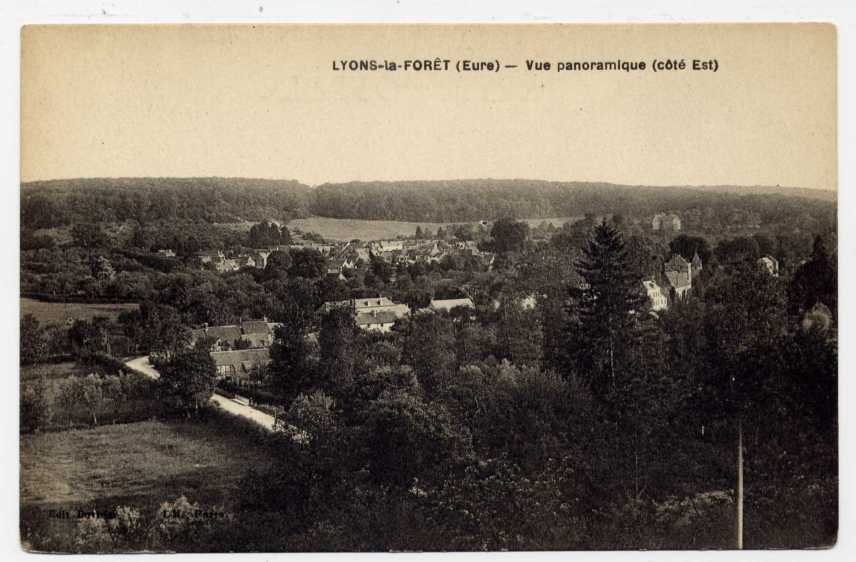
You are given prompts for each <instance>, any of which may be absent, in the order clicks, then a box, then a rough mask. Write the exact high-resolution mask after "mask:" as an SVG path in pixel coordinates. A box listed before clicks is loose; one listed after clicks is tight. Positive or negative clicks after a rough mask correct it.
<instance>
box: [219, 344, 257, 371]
mask: <svg viewBox="0 0 856 562" xmlns="http://www.w3.org/2000/svg"><path fill="white" fill-rule="evenodd" d="M211 359H213V360H214V364H215V365H216V366H217V367H224V366H228V365H232V366H234V367H235V368H238V367H242V366H245V365H246V366H249V367H253V366H255V365H266V364H267V363H270V352H269V351H268V350H267V348H261V349H238V350H234V351H212V352H211Z"/></svg>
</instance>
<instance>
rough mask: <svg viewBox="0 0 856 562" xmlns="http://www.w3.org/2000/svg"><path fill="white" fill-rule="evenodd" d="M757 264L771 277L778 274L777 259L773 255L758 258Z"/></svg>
mask: <svg viewBox="0 0 856 562" xmlns="http://www.w3.org/2000/svg"><path fill="white" fill-rule="evenodd" d="M757 263H758V265H760V266H761V267H762V268H764V271H766V272H767V273H769V274H770V275H772V276H773V277H778V276H779V260H777V259H776V258H774V257H773V256H763V257H760V258H758V262H757Z"/></svg>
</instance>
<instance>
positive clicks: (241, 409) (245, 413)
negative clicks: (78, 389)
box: [125, 355, 274, 431]
mask: <svg viewBox="0 0 856 562" xmlns="http://www.w3.org/2000/svg"><path fill="white" fill-rule="evenodd" d="M125 365H127V366H128V368H130V369H133V370H135V371H137V372H138V373H140V374H142V375H145V376H147V377H149V378H151V379H158V378H160V373H158V372H157V370H155V368H154V367H152V364H151V363H150V362H149V357H148V356H147V355H144V356H142V357H135V358H134V359H131V360H129V361H126V362H125ZM211 402H213V403H215V404H217V405H218V406H220V407H221V408H223V409H224V410H226V411H227V412H229V413H230V414H234V415H236V416H241V417H242V418H247V419H248V420H250V421H252V422H254V423H256V424H258V425H260V426H262V427H264V428H265V429H267V430H269V431H273V430H274V427H273V424H274V418H273V416H271V415H269V414H266V413H264V412H262V411H261V410H256V409H255V408H251V407H250V406H247V405H245V404H240V403H238V402H235V401H234V400H232V399H231V398H226V397H225V396H220V395H219V394H214V395H212V396H211Z"/></svg>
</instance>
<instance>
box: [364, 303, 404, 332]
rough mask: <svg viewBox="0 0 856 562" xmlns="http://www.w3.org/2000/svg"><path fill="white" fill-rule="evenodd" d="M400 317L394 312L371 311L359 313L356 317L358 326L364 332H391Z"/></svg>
mask: <svg viewBox="0 0 856 562" xmlns="http://www.w3.org/2000/svg"><path fill="white" fill-rule="evenodd" d="M398 319H399V316H398V315H397V314H395V313H394V312H392V311H388V310H377V309H370V310H366V311H358V312H357V314H356V316H355V317H354V320H355V322H356V323H357V326H359V327H360V328H362V329H363V330H372V331H378V332H389V331H390V330H391V329H392V327H393V326H394V325H395V322H396V321H397V320H398Z"/></svg>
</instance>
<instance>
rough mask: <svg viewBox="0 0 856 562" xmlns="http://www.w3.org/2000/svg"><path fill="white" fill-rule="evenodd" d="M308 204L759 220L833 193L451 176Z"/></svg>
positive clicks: (331, 208)
mask: <svg viewBox="0 0 856 562" xmlns="http://www.w3.org/2000/svg"><path fill="white" fill-rule="evenodd" d="M312 196H313V200H312V203H311V205H310V210H311V212H312V214H313V215H317V216H323V217H336V218H349V219H370V220H399V221H416V222H419V221H425V222H463V221H474V220H482V219H496V218H499V217H501V216H514V217H517V218H547V217H562V216H577V215H581V214H584V213H594V214H596V215H599V214H608V213H621V214H625V215H630V216H646V215H652V214H654V213H657V212H661V211H663V210H676V211H686V210H690V209H697V210H702V209H710V211H708V214H715V215H725V214H728V213H732V212H733V211H734V210H737V209H739V210H742V211H745V212H750V213H755V214H757V215H760V217H761V218H762V220H764V221H765V222H772V221H773V220H778V219H780V218H781V215H787V216H791V217H793V216H794V215H796V214H799V213H801V212H803V211H805V212H808V213H811V214H813V213H815V212H816V211H820V210H825V211H828V210H829V209H831V208H832V206H831V205H830V203H832V202H834V199H835V193H834V192H825V191H816V190H807V189H793V188H780V187H736V186H708V187H689V186H669V187H651V186H641V185H640V186H630V185H617V184H610V183H591V182H548V181H540V180H525V179H514V180H493V179H479V180H455V181H405V182H351V183H342V184H324V185H321V186H319V187H317V188H316V189H315V190H314V192H313V193H312Z"/></svg>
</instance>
